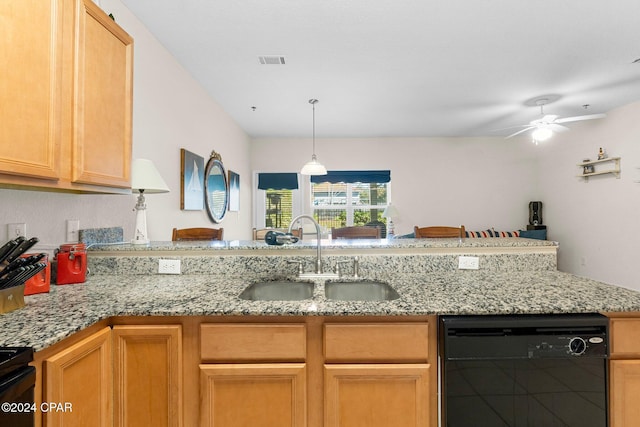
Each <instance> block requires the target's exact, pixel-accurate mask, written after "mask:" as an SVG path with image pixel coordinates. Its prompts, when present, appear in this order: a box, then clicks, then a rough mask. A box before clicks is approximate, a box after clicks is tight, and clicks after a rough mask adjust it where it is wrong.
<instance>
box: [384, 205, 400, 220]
mask: <svg viewBox="0 0 640 427" xmlns="http://www.w3.org/2000/svg"><path fill="white" fill-rule="evenodd" d="M382 216H383V217H384V218H394V217H397V216H398V208H396V207H395V205H392V204H388V205H387V207H386V208H384V211H383V212H382Z"/></svg>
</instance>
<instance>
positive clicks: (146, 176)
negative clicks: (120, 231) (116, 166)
mask: <svg viewBox="0 0 640 427" xmlns="http://www.w3.org/2000/svg"><path fill="white" fill-rule="evenodd" d="M131 190H132V191H133V192H134V193H139V194H140V195H139V196H138V203H137V204H136V206H135V208H134V210H135V211H136V227H135V231H134V234H133V240H132V241H131V243H133V244H136V245H146V244H147V243H149V236H148V234H147V205H146V203H145V200H144V193H145V192H146V193H147V194H153V193H168V192H169V187H168V186H167V184H166V183H165V182H164V180H163V179H162V176H161V175H160V172H158V169H157V168H156V167H155V165H154V164H153V162H152V161H151V160H147V159H135V160H134V161H133V163H132V164H131Z"/></svg>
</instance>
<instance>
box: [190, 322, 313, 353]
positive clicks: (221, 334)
mask: <svg viewBox="0 0 640 427" xmlns="http://www.w3.org/2000/svg"><path fill="white" fill-rule="evenodd" d="M306 354H307V345H306V329H305V325H293V324H291V325H265V324H259V325H258V324H246V323H243V324H228V323H226V324H219V325H218V324H215V325H214V324H206V325H201V326H200V357H201V359H202V360H203V361H274V360H281V361H285V360H286V361H302V360H304V359H305V357H306Z"/></svg>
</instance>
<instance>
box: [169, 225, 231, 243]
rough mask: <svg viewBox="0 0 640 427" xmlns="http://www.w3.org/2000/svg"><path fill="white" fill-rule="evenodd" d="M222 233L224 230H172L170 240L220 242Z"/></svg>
mask: <svg viewBox="0 0 640 427" xmlns="http://www.w3.org/2000/svg"><path fill="white" fill-rule="evenodd" d="M223 233H224V228H182V229H180V230H178V229H177V228H174V229H173V235H172V236H171V240H172V241H174V242H177V241H181V240H222V235H223Z"/></svg>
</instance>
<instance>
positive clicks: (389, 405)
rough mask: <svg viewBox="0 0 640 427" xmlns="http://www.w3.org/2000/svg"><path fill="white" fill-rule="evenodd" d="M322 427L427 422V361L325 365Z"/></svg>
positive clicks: (404, 425) (384, 426)
mask: <svg viewBox="0 0 640 427" xmlns="http://www.w3.org/2000/svg"><path fill="white" fill-rule="evenodd" d="M324 378H325V403H324V404H325V416H324V425H325V427H361V426H367V427H388V426H393V427H416V426H428V425H429V403H428V402H429V365H426V364H399V365H396V364H389V365H386V364H376V365H333V366H331V365H327V366H325V376H324Z"/></svg>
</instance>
